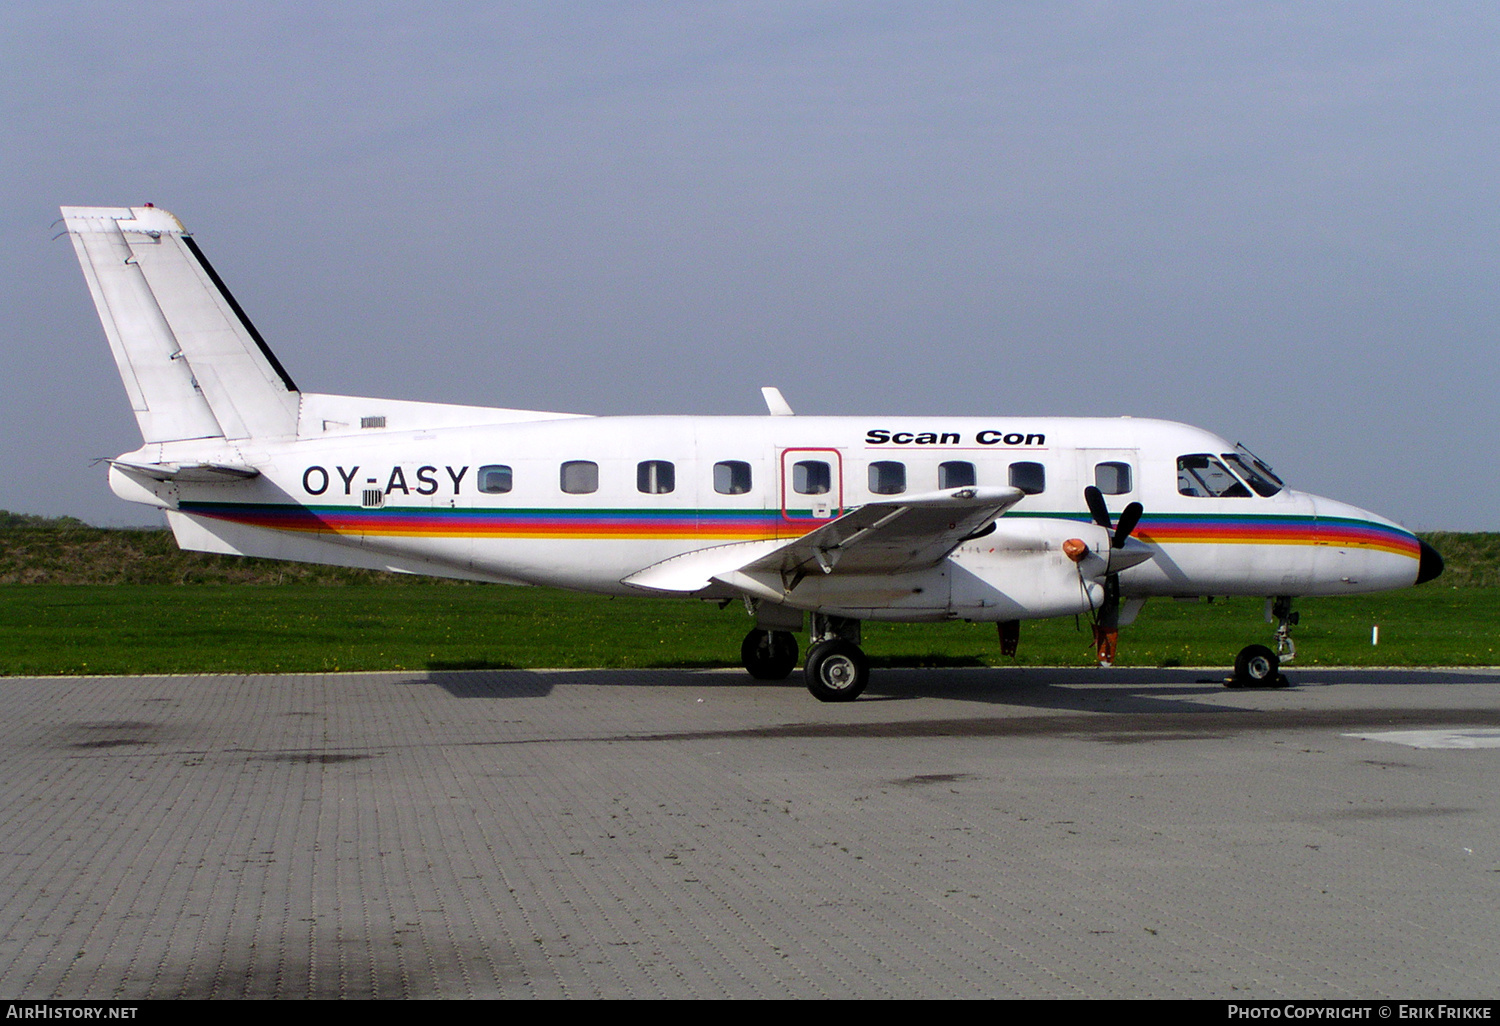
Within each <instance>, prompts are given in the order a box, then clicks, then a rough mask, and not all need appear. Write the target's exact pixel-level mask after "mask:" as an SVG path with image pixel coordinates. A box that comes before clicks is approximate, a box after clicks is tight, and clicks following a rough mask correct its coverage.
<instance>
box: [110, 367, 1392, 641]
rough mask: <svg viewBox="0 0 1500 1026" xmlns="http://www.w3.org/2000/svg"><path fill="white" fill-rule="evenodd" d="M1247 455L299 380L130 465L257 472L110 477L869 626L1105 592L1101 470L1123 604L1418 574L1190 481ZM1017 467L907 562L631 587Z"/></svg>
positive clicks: (368, 562) (230, 517)
mask: <svg viewBox="0 0 1500 1026" xmlns="http://www.w3.org/2000/svg"><path fill="white" fill-rule="evenodd" d="M487 415H488V417H491V418H493V419H494V420H496V421H497V422H495V423H483V421H484V420H485V419H487ZM518 417H534V418H543V419H522V420H517V419H512V418H518ZM465 421H467V423H466V422H465ZM362 423H363V424H368V425H372V426H369V427H360V426H359V425H361V424H362ZM375 425H381V426H375ZM1233 451H1234V447H1233V446H1231V445H1229V444H1228V443H1227V442H1225V441H1224V440H1223V439H1221V438H1219V437H1217V436H1215V435H1213V434H1211V433H1209V432H1206V431H1202V430H1200V429H1197V428H1194V427H1190V426H1187V425H1184V424H1177V423H1171V422H1166V421H1157V420H1135V419H1130V418H1120V419H1101V418H1027V417H1018V418H1005V417H997V418H960V417H943V416H936V417H924V418H909V417H900V418H897V417H572V416H560V415H547V414H524V413H518V412H517V411H483V410H478V409H472V408H464V407H445V406H436V405H428V404H418V403H400V402H384V401H380V400H372V399H370V400H367V399H352V398H346V397H332V396H316V395H306V396H304V408H303V411H302V416H301V418H300V421H299V433H298V436H297V437H295V438H286V439H281V440H268V439H258V440H256V441H255V442H253V443H242V444H234V443H226V442H225V441H224V440H222V439H215V440H205V441H197V442H194V441H184V442H169V443H163V444H160V445H155V446H148V447H146V448H145V449H143V450H141V451H139V452H137V453H134V454H131V455H129V456H125V457H121V461H123V462H138V463H150V464H181V465H188V464H193V463H205V464H214V463H222V464H237V465H245V466H249V467H252V468H254V469H255V470H257V471H259V475H258V476H256V477H252V478H249V479H229V480H224V481H212V482H203V481H189V480H177V481H149V480H142V479H140V478H139V477H137V476H133V475H129V474H126V473H124V472H122V471H120V470H116V471H115V472H114V474H113V476H112V480H113V481H114V484H115V487H116V491H117V492H119V493H120V494H121V495H122V496H123V497H125V498H128V499H132V500H135V501H145V502H151V503H154V504H157V505H161V506H164V507H166V508H167V509H169V510H171V511H172V513H171V514H170V518H171V522H172V525H173V527H174V529H175V530H176V532H177V535H178V538H179V540H180V541H181V542H182V544H183V545H184V546H185V547H192V548H201V549H207V550H210V551H224V552H238V553H242V554H247V555H263V556H272V557H277V558H286V559H298V560H306V561H313V562H326V563H335V564H345V565H353V566H368V567H380V568H386V569H394V570H402V571H408V572H416V573H426V574H432V575H437V576H453V577H464V578H472V579H478V580H490V581H501V582H512V583H526V584H539V585H552V586H556V587H563V588H571V589H578V590H584V591H592V592H603V593H611V594H628V593H640V592H642V591H646V590H657V591H678V592H681V593H688V594H696V595H699V596H701V597H720V596H727V595H732V594H735V593H736V592H737V591H739V592H745V593H751V594H757V595H758V596H759V597H761V598H767V599H772V598H774V600H775V601H779V602H782V603H784V604H786V605H789V606H791V607H793V608H804V609H821V610H825V611H837V612H840V613H841V614H843V615H855V616H858V617H860V618H869V619H896V620H920V619H941V618H965V619H979V620H1008V619H1027V618H1032V617H1043V616H1053V615H1060V614H1063V613H1069V612H1077V611H1082V610H1085V609H1087V608H1089V607H1091V606H1092V605H1094V604H1096V603H1097V602H1098V599H1099V594H1098V591H1097V582H1093V583H1092V584H1091V583H1090V582H1087V581H1086V582H1083V584H1082V586H1081V585H1080V574H1079V570H1078V568H1077V567H1075V566H1074V565H1073V564H1072V563H1070V562H1068V561H1067V560H1066V558H1065V557H1064V556H1063V555H1062V553H1061V545H1062V542H1063V541H1065V540H1066V539H1067V538H1069V537H1077V538H1081V539H1083V540H1084V541H1086V542H1088V543H1089V544H1090V546H1091V547H1092V548H1093V549H1094V550H1095V551H1105V550H1107V549H1108V541H1107V535H1106V534H1105V532H1103V530H1102V528H1098V527H1097V526H1095V525H1094V524H1092V523H1091V522H1090V518H1089V514H1088V512H1087V510H1086V508H1085V505H1084V503H1083V500H1082V496H1083V490H1084V488H1085V487H1086V486H1088V485H1093V484H1096V483H1097V482H1098V481H1099V480H1101V477H1100V474H1101V471H1100V470H1099V468H1100V467H1101V465H1107V466H1108V474H1109V475H1112V476H1111V477H1110V478H1109V480H1110V481H1111V483H1112V487H1106V491H1109V492H1111V494H1109V495H1108V496H1107V502H1108V504H1109V506H1110V508H1111V510H1113V511H1114V512H1115V514H1118V512H1119V510H1120V509H1121V508H1122V507H1123V506H1124V505H1126V504H1127V503H1128V502H1131V501H1138V502H1140V503H1141V505H1142V506H1143V507H1144V509H1145V515H1144V517H1143V518H1142V520H1141V523H1140V526H1139V528H1138V529H1137V530H1136V531H1135V534H1134V537H1135V538H1136V539H1137V540H1139V541H1140V542H1141V543H1144V544H1145V545H1147V546H1149V547H1150V549H1151V550H1152V552H1151V556H1150V558H1149V559H1146V560H1145V561H1144V562H1141V563H1139V564H1138V565H1136V566H1133V567H1131V568H1130V569H1127V570H1125V571H1123V572H1122V573H1121V574H1120V582H1121V591H1122V594H1124V595H1125V596H1127V597H1144V596H1154V595H1171V596H1197V595H1229V594H1254V595H1331V594H1347V593H1354V592H1363V591H1375V590H1381V589H1387V588H1396V587H1404V586H1406V585H1409V584H1411V583H1413V582H1414V581H1415V579H1416V576H1417V571H1418V562H1419V550H1418V542H1417V540H1416V539H1415V537H1414V536H1413V535H1411V534H1410V532H1408V531H1406V530H1404V529H1402V528H1401V527H1399V526H1397V525H1396V524H1394V523H1392V522H1391V521H1389V520H1385V519H1383V518H1381V517H1378V516H1376V515H1374V514H1372V513H1368V512H1365V511H1363V510H1360V509H1356V508H1354V507H1351V506H1348V505H1345V504H1342V503H1338V502H1334V501H1332V500H1329V499H1324V498H1320V497H1318V496H1315V495H1310V494H1307V493H1305V492H1298V491H1294V490H1292V489H1289V488H1284V487H1283V488H1280V489H1279V490H1278V491H1276V493H1275V494H1273V495H1269V496H1262V495H1258V494H1255V493H1254V492H1251V491H1250V490H1249V489H1247V488H1245V487H1244V486H1243V485H1241V486H1240V487H1238V488H1233V489H1232V490H1231V492H1230V493H1229V494H1225V495H1222V496H1219V497H1214V496H1211V495H1205V494H1201V493H1200V494H1184V490H1183V486H1182V484H1181V480H1180V464H1179V460H1180V459H1181V458H1182V457H1185V456H1198V455H1210V456H1214V457H1220V456H1221V455H1222V454H1228V453H1232V452H1233ZM807 462H811V463H819V464H823V465H824V466H826V468H827V470H826V471H819V472H818V473H820V474H825V475H826V476H825V479H823V480H816V479H815V480H813V481H811V482H808V481H805V480H802V479H801V477H800V475H802V473H803V471H801V470H799V469H798V468H797V464H798V463H807ZM726 464H732V465H733V467H732V469H731V470H728V471H726V470H725V469H724V465H726ZM1017 464H1023V465H1025V466H1023V467H1022V469H1021V471H1020V478H1019V480H1022V481H1024V482H1026V484H1027V485H1028V486H1029V489H1028V490H1034V489H1035V488H1036V487H1038V486H1040V489H1041V490H1040V491H1033V493H1031V494H1027V495H1026V496H1025V497H1024V498H1023V499H1021V501H1020V502H1018V503H1017V504H1016V505H1015V506H1014V507H1013V508H1011V509H1010V510H1009V511H1008V512H1007V513H1006V514H1005V515H1004V516H1003V517H1001V518H1000V519H999V520H998V522H997V529H996V530H995V531H993V532H991V533H988V534H985V535H983V536H980V537H975V538H973V539H972V540H968V541H965V542H963V543H962V544H960V545H959V546H958V547H957V548H956V549H955V550H954V551H953V552H952V553H951V555H950V556H949V557H948V559H947V560H945V561H943V562H942V563H941V564H939V565H938V566H935V567H930V568H927V569H924V570H921V571H918V572H915V573H912V574H906V575H894V576H892V575H882V576H880V577H879V578H878V579H876V578H873V577H868V576H866V577H861V575H857V574H856V575H833V576H829V577H826V578H823V577H821V576H818V575H815V576H814V577H812V578H810V579H808V580H804V581H801V582H799V583H798V584H797V585H796V586H795V587H791V588H785V587H783V588H780V589H779V594H776V595H773V594H772V593H771V592H775V591H777V590H778V589H777V588H776V587H775V586H772V587H771V588H770V591H765V590H764V589H763V590H762V591H760V592H757V591H756V589H755V588H754V587H753V586H750V582H746V581H739V582H737V583H738V586H737V587H733V588H731V587H727V586H726V585H725V583H724V581H723V579H722V578H721V579H718V580H715V581H714V582H712V583H709V584H708V585H707V586H706V587H692V588H691V589H688V588H687V586H679V587H657V586H654V585H653V584H652V583H651V581H652V580H653V578H652V577H651V576H650V575H647V576H646V577H645V578H641V579H640V580H642V581H645V582H646V583H645V584H644V585H643V584H642V583H639V581H638V582H630V581H629V579H630V578H632V577H633V576H636V575H639V574H641V572H642V571H645V570H647V569H648V568H652V567H655V566H657V565H659V564H663V563H664V562H666V561H671V560H673V559H674V558H680V557H683V556H684V555H685V554H689V553H700V552H704V551H705V550H721V549H722V550H725V551H735V548H736V547H739V548H740V549H742V550H743V551H746V552H753V551H755V549H754V546H755V545H757V544H758V545H760V546H762V547H774V546H775V545H776V544H780V543H784V542H785V541H786V540H790V539H794V538H797V537H799V536H801V535H804V534H806V533H807V532H808V531H810V530H813V529H815V528H817V527H819V526H820V525H822V524H823V523H826V522H828V521H829V520H831V519H834V518H837V517H838V516H839V515H840V514H841V513H843V512H846V511H849V510H851V509H854V508H856V507H860V506H862V505H864V504H867V503H871V502H877V501H899V498H900V495H901V494H905V493H928V492H933V491H935V490H937V489H939V488H941V487H944V486H951V485H952V484H953V483H954V481H955V478H954V476H953V475H955V474H956V475H958V478H957V480H958V483H960V484H975V485H978V486H981V487H983V486H998V487H1003V486H1007V485H1012V484H1015V483H1016V482H1017V480H1018V478H1017V477H1016V472H1015V471H1013V467H1014V466H1015V465H1017ZM565 465H571V466H570V468H569V469H566V470H565ZM872 465H878V466H875V468H874V469H873V470H872ZM945 465H946V466H945ZM1121 466H1123V467H1124V468H1126V469H1125V471H1124V472H1123V473H1121V472H1120V470H1119V469H1118V468H1119V467H1121ZM955 467H956V469H955ZM486 468H488V469H486ZM496 468H503V474H502V473H501V471H499V470H497V469H496ZM1038 468H1040V469H1039V470H1038ZM569 475H571V477H570V476H569ZM733 475H738V477H737V478H736V479H735V480H733V481H730V480H729V478H730V477H731V476H733ZM482 476H483V479H482ZM943 477H946V478H947V480H943ZM966 477H972V480H965V479H964V478H966ZM799 485H800V486H801V487H803V488H810V489H814V492H813V493H812V494H806V493H804V492H799V491H798V490H797V489H798V487H799ZM486 486H489V488H490V489H491V490H482V489H484V488H485V487H486ZM502 486H503V487H504V490H501V487H502ZM896 486H899V487H900V488H901V491H899V492H892V491H890V489H891V488H893V487H896ZM873 488H880V489H883V490H882V491H879V492H877V491H873V490H872V489H873ZM704 558H707V557H704ZM730 562H733V561H732V560H731V561H730ZM1096 576H1097V575H1096ZM1090 588H1092V589H1093V590H1092V591H1091V590H1090Z"/></svg>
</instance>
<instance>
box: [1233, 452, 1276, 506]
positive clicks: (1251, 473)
mask: <svg viewBox="0 0 1500 1026" xmlns="http://www.w3.org/2000/svg"><path fill="white" fill-rule="evenodd" d="M1224 462H1225V463H1228V464H1229V465H1230V466H1231V467H1233V468H1234V469H1235V470H1236V471H1237V472H1238V473H1239V475H1240V477H1242V478H1244V479H1245V481H1246V482H1247V483H1248V484H1249V485H1250V487H1251V488H1254V489H1255V494H1256V495H1259V496H1261V497H1262V498H1270V497H1271V496H1273V495H1275V494H1276V493H1277V492H1279V491H1281V490H1282V489H1283V488H1285V487H1286V484H1285V482H1283V481H1282V480H1281V478H1279V477H1277V476H1276V474H1275V472H1274V471H1272V470H1271V468H1270V467H1268V466H1266V464H1265V461H1263V460H1262V459H1261V458H1260V457H1259V456H1256V455H1255V453H1253V452H1251V451H1250V450H1249V449H1246V448H1245V447H1244V446H1243V445H1238V444H1237V445H1235V447H1234V452H1226V453H1225V454H1224Z"/></svg>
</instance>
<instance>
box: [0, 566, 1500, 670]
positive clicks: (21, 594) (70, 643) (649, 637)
mask: <svg viewBox="0 0 1500 1026" xmlns="http://www.w3.org/2000/svg"><path fill="white" fill-rule="evenodd" d="M1298 608H1299V610H1300V611H1301V612H1302V624H1301V626H1299V627H1298V628H1297V630H1296V632H1295V635H1294V636H1295V637H1296V639H1297V644H1298V653H1299V655H1298V660H1297V665H1301V666H1318V665H1323V666H1327V665H1341V666H1377V665H1411V666H1476V665H1496V664H1500V628H1497V624H1500V589H1497V588H1451V587H1450V588H1443V587H1434V586H1433V585H1427V586H1424V587H1422V588H1415V589H1410V590H1408V591H1404V592H1393V593H1388V594H1383V595H1373V596H1367V597H1351V598H1341V599H1305V600H1302V601H1300V602H1299V603H1298ZM1261 611H1262V604H1261V602H1260V601H1259V600H1253V599H1231V600H1220V601H1218V602H1214V603H1211V604H1207V603H1193V604H1186V603H1177V602H1172V601H1153V602H1150V603H1148V604H1147V605H1146V608H1145V609H1144V610H1143V611H1142V613H1141V616H1140V619H1139V620H1138V621H1137V622H1136V624H1134V625H1133V626H1131V627H1129V628H1127V629H1126V630H1125V631H1124V632H1122V638H1121V643H1120V660H1119V664H1120V665H1124V666H1229V665H1230V664H1231V663H1232V662H1233V660H1234V655H1235V653H1236V652H1237V651H1238V650H1239V649H1240V648H1241V647H1243V646H1244V645H1246V644H1249V643H1252V642H1268V641H1269V639H1270V637H1271V627H1270V625H1268V624H1266V623H1265V622H1264V620H1263V619H1262V616H1261ZM1374 624H1379V626H1380V645H1379V646H1378V647H1373V646H1371V644H1370V628H1371V626H1372V625H1374ZM749 627H750V621H749V618H748V617H747V616H746V615H745V613H744V610H743V608H742V607H741V606H740V605H738V604H737V603H736V604H733V605H731V606H729V607H728V608H727V609H723V610H720V609H718V608H717V607H716V606H714V605H711V604H706V603H700V602H693V601H678V600H672V599H652V598H618V599H607V598H599V597H595V596H586V595H574V594H568V593H565V592H558V591H551V590H547V589H535V588H506V587H500V586H485V585H451V584H429V583H421V582H413V583H409V584H407V585H405V586H402V587H386V586H380V585H346V586H327V585H318V584H284V585H279V586H276V585H198V586H193V587H179V586H175V585H110V586H90V585H0V673H3V674H8V675H33V674H36V675H40V674H123V673H203V672H212V673H224V672H236V673H263V672H277V671H280V672H290V671H313V672H316V671H335V670H423V669H457V668H480V667H653V666H655V667H694V666H736V665H738V658H739V645H740V640H741V638H743V636H744V633H745V631H746V630H747V629H748V628H749ZM864 647H865V650H866V651H867V652H868V653H869V655H870V657H871V660H872V661H873V662H874V663H875V665H877V666H882V665H885V666H889V665H903V666H916V665H946V666H955V665H958V666H962V665H974V666H979V665H986V666H989V665H994V666H1005V665H1033V666H1035V665H1075V666H1086V665H1090V664H1091V663H1092V661H1093V659H1092V653H1091V649H1090V646H1089V635H1088V625H1087V623H1086V622H1085V623H1083V624H1082V625H1081V629H1075V624H1074V621H1073V620H1072V619H1071V618H1069V619H1061V620H1054V621H1038V622H1029V623H1026V624H1024V625H1023V626H1022V636H1021V650H1020V655H1019V658H1017V659H1015V660H1010V659H1007V658H1005V657H1003V656H1001V655H1000V649H999V642H998V640H997V638H996V636H995V629H994V627H993V626H991V625H988V624H965V623H942V624H882V623H873V622H872V623H867V624H865V633H864Z"/></svg>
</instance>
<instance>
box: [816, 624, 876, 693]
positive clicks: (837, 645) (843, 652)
mask: <svg viewBox="0 0 1500 1026" xmlns="http://www.w3.org/2000/svg"><path fill="white" fill-rule="evenodd" d="M812 621H813V622H812V632H811V643H810V645H809V648H808V650H807V666H806V671H805V672H806V674H807V690H808V691H810V692H812V696H813V697H814V698H816V699H817V700H818V701H820V702H852V701H854V700H855V699H856V698H858V697H859V696H860V693H861V692H863V691H864V690H865V685H866V684H868V683H870V662H869V660H867V659H866V658H865V654H864V652H862V651H861V650H860V647H859V621H858V620H846V619H844V618H843V617H841V616H825V615H824V614H822V613H814V614H813V618H812Z"/></svg>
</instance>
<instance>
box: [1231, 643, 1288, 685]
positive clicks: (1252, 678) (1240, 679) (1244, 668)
mask: <svg viewBox="0 0 1500 1026" xmlns="http://www.w3.org/2000/svg"><path fill="white" fill-rule="evenodd" d="M1280 680H1281V660H1280V659H1279V658H1277V656H1276V653H1275V652H1272V651H1271V650H1270V649H1269V648H1267V647H1266V646H1264V645H1246V646H1245V647H1244V648H1242V649H1240V654H1239V655H1238V656H1236V657H1235V660H1234V683H1233V684H1231V685H1230V687H1240V688H1274V687H1280V686H1284V685H1281V684H1279V681H1280Z"/></svg>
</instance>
